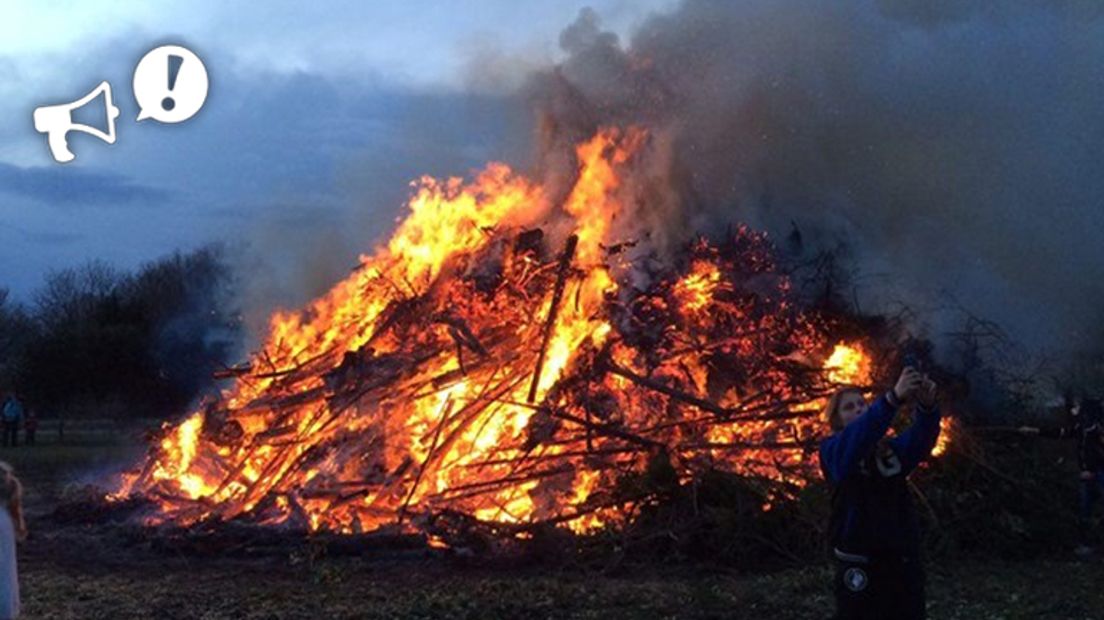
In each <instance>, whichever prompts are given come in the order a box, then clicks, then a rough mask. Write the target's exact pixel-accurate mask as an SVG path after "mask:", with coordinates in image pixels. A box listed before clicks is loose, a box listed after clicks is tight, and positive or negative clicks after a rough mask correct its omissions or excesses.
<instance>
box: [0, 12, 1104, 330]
mask: <svg viewBox="0 0 1104 620" xmlns="http://www.w3.org/2000/svg"><path fill="white" fill-rule="evenodd" d="M263 6H264V9H263V10H257V9H256V8H254V6H253V5H245V4H240V3H218V2H199V3H187V4H185V3H168V2H156V3H142V4H140V5H135V4H134V3H129V2H127V3H124V2H101V3H83V2H82V3H75V2H72V3H60V4H58V3H51V7H52V8H43V5H42V4H41V3H31V2H23V3H17V4H15V5H14V6H12V5H7V6H5V13H4V14H3V16H2V19H0V118H3V119H4V120H3V122H2V123H0V287H6V288H9V289H10V290H11V291H12V292H13V293H14V296H15V298H16V299H19V300H21V301H25V302H29V301H32V300H33V292H34V290H35V289H36V287H38V286H39V285H40V284H41V283H42V281H43V276H44V275H45V274H47V273H49V272H50V271H51V270H54V269H61V268H66V267H72V266H79V265H81V264H82V263H85V262H86V261H88V260H92V259H102V260H104V261H107V262H108V263H109V264H111V265H114V266H116V267H118V268H120V269H124V270H129V269H133V268H135V267H136V266H138V265H140V264H142V263H143V262H144V261H149V260H153V259H156V258H158V257H161V256H164V255H166V254H169V253H171V252H174V251H176V250H184V251H187V250H190V249H193V248H196V247H199V246H202V245H204V244H207V243H211V242H218V241H223V242H227V245H228V246H229V247H230V248H231V250H233V251H235V252H237V251H238V250H241V252H240V253H238V254H237V255H236V257H235V259H234V260H235V261H236V262H235V266H236V267H239V268H241V267H244V270H243V271H242V273H243V274H245V275H246V277H247V286H245V287H241V288H240V289H239V290H238V292H239V293H240V294H241V296H242V297H243V298H245V301H244V303H243V305H244V306H245V307H248V308H251V309H252V310H253V311H254V312H255V313H256V314H257V315H259V316H267V313H268V312H269V311H270V310H271V308H272V307H273V306H274V305H283V306H292V307H294V306H298V305H299V304H301V303H302V302H304V301H306V300H307V299H308V298H310V297H312V296H315V295H318V294H320V293H322V292H324V291H325V290H327V289H328V288H329V287H330V286H331V285H332V284H333V283H334V282H335V281H336V280H337V279H338V278H340V277H342V276H343V274H345V273H347V272H348V270H349V268H351V267H352V266H354V265H355V264H356V257H357V255H358V254H359V253H362V252H370V251H371V250H372V249H373V246H374V244H375V243H377V242H379V241H380V240H382V239H383V238H385V237H386V235H387V234H388V233H389V232H390V230H391V229H392V227H393V221H394V219H395V217H396V216H397V215H399V214H400V209H401V208H402V205H403V202H404V199H405V198H406V196H407V195H408V192H409V183H410V182H411V181H412V180H414V179H416V178H418V177H420V176H421V175H423V174H429V175H433V176H436V177H442V176H464V175H468V174H469V173H471V172H472V171H473V170H476V169H478V168H481V167H482V166H483V165H484V164H485V163H486V162H488V161H491V160H500V161H506V162H508V163H511V164H514V165H517V166H519V167H522V168H523V169H524V168H525V166H526V165H528V164H530V163H532V160H533V153H534V150H535V149H534V144H533V137H534V126H535V125H534V122H533V121H534V118H533V111H532V110H533V109H534V108H533V107H532V106H530V105H527V103H530V102H529V101H527V100H525V96H529V95H531V94H532V93H531V92H528V91H525V89H524V88H521V87H522V86H523V85H526V84H530V85H531V83H532V82H527V81H526V80H527V79H532V78H533V76H534V75H538V70H542V69H547V68H549V67H551V66H553V65H556V64H561V69H562V71H561V73H560V74H559V75H566V76H568V77H567V78H566V80H567V81H568V82H569V83H570V84H571V87H572V88H574V89H575V92H577V93H581V94H583V95H584V96H585V97H589V98H590V101H589V103H590V104H593V107H592V110H591V112H593V111H594V110H599V111H601V110H603V109H607V108H608V110H607V111H609V110H614V111H616V110H620V111H621V112H625V111H633V110H635V111H637V112H639V113H640V114H639V117H637V116H633V115H632V114H628V115H625V116H623V117H619V116H617V115H616V114H613V113H612V112H611V113H610V116H609V117H608V118H606V119H605V121H606V122H612V123H620V124H625V123H634V122H643V123H646V124H648V123H651V124H656V119H657V118H660V117H661V118H662V123H658V124H656V126H657V127H658V126H660V125H663V126H664V129H666V130H670V131H671V132H673V133H672V135H676V136H677V140H675V141H674V142H673V144H675V145H676V146H675V148H676V150H678V153H677V157H676V158H675V159H674V160H672V161H673V165H675V167H676V168H677V167H678V166H683V165H687V162H693V168H694V170H693V174H692V175H689V176H688V177H685V178H686V179H689V181H688V183H689V186H690V187H688V189H689V190H690V192H689V193H688V194H686V195H693V196H694V197H695V198H694V199H693V200H691V201H686V204H680V205H679V207H680V208H681V209H683V210H684V211H683V214H682V215H679V216H678V217H676V218H674V219H673V221H674V222H676V223H687V222H689V221H690V218H689V215H687V214H695V213H696V214H697V215H702V213H706V214H708V215H710V216H712V217H713V220H710V222H709V223H711V224H712V225H713V226H714V227H713V228H712V229H710V228H709V223H707V225H705V226H704V227H699V228H698V229H697V231H698V232H701V231H702V230H705V231H706V232H708V231H710V230H713V231H716V230H723V229H724V226H726V225H729V224H731V223H732V222H734V221H742V222H746V223H749V224H750V225H752V226H755V227H757V228H761V229H764V230H767V231H768V232H770V233H771V234H772V235H776V236H777V235H779V234H781V235H786V234H788V232H789V230H790V226H791V222H798V223H799V224H800V225H801V226H802V227H803V228H804V230H805V232H806V233H807V234H806V236H805V239H806V243H807V245H813V243H812V241H813V239H814V236H816V239H817V244H819V245H820V247H832V245H833V244H834V243H836V242H837V240H843V241H845V242H847V243H848V244H850V247H851V248H852V249H854V250H855V256H854V262H855V264H856V266H857V269H858V270H859V271H860V272H861V273H862V275H863V279H862V280H861V282H862V284H861V287H862V288H863V290H862V291H860V292H861V293H862V295H863V300H864V301H868V302H871V303H874V300H876V299H879V298H880V299H881V300H883V301H885V300H889V301H891V302H893V301H894V300H897V299H900V300H907V302H908V303H909V304H911V305H913V306H921V305H924V304H928V305H931V306H936V305H939V306H943V307H948V308H950V309H951V310H950V312H949V314H945V315H940V314H938V313H936V312H935V311H932V312H926V313H925V315H927V316H940V317H942V316H946V317H948V318H946V320H943V319H940V320H935V321H932V322H933V324H934V323H939V324H941V325H943V327H939V329H952V328H954V326H955V325H957V323H958V322H960V321H961V313H960V312H959V311H958V309H959V308H965V309H969V311H970V312H973V313H975V314H977V315H979V316H985V317H991V318H993V319H994V320H997V321H999V322H1000V323H1001V324H1002V325H1007V326H1008V327H1009V329H1010V331H1012V332H1013V333H1016V334H1018V335H1020V336H1021V337H1023V338H1024V339H1025V340H1028V341H1030V342H1031V343H1032V344H1033V345H1036V346H1038V347H1040V348H1045V347H1050V346H1054V345H1055V344H1058V345H1062V346H1082V345H1083V344H1084V343H1098V342H1104V328H1101V326H1100V323H1099V320H1098V316H1097V314H1096V308H1098V307H1099V302H1100V300H1104V247H1102V246H1101V244H1100V243H1099V231H1100V230H1101V227H1102V226H1104V211H1102V210H1101V209H1100V208H1099V200H1100V196H1101V195H1102V193H1104V173H1102V172H1101V166H1102V163H1101V162H1104V158H1102V157H1101V156H1100V153H1099V151H1100V145H1101V144H1104V141H1102V139H1101V137H1102V136H1104V115H1102V114H1101V113H1100V110H1101V109H1102V105H1104V80H1101V78H1100V75H1101V74H1100V66H1101V62H1100V59H1101V58H1102V57H1104V43H1102V42H1104V8H1101V7H1104V5H1101V3H1099V2H1097V1H1096V0H1009V1H1008V2H1001V3H989V2H984V1H983V0H930V1H929V0H847V1H844V2H821V1H818V0H785V1H783V0H742V1H741V2H713V1H711V0H684V1H681V2H680V1H678V0H645V1H629V0H590V1H588V0H571V1H564V2H552V1H548V2H544V1H537V0H531V1H525V2H516V1H515V2H510V1H506V0H484V1H478V2H477V1H469V2H448V3H446V2H430V1H428V0H411V1H407V2H401V3H399V2H394V3H392V2H370V3H358V2H317V3H310V4H306V5H305V4H303V3H301V2H290V1H288V2H269V3H264V4H263ZM584 7H592V8H593V9H594V13H593V14H591V13H586V14H585V15H584V17H583V18H580V12H581V10H582V9H583V8H584ZM656 15H659V16H660V17H658V18H656V19H649V17H653V16H656ZM595 16H597V17H595ZM569 27H570V28H569ZM604 31H608V32H611V33H613V35H615V39H616V41H615V42H612V43H611V40H612V39H613V38H614V37H607V36H606V35H605V34H602V33H603V32H604ZM564 33H567V34H566V35H565V37H566V38H565V39H564V41H561V35H562V34H564ZM634 35H635V36H634ZM565 42H566V45H561V43H565ZM164 44H180V45H184V46H186V47H188V48H190V49H192V50H193V51H194V52H196V53H197V54H198V55H199V56H200V57H201V58H202V59H203V61H204V62H205V63H206V66H207V70H208V73H209V76H210V84H211V86H210V91H209V94H208V97H207V101H206V104H205V106H204V107H203V109H202V110H200V111H199V113H198V114H197V115H196V116H195V117H194V118H192V119H191V120H188V121H186V122H184V123H181V124H178V125H162V124H159V123H157V122H156V121H153V120H145V121H142V122H140V123H139V122H136V121H135V118H136V116H137V113H138V109H137V105H136V102H135V98H134V94H133V92H132V88H131V79H132V76H133V72H134V68H135V66H136V64H137V63H138V61H139V59H140V58H142V56H143V55H144V54H145V53H146V52H147V51H149V50H151V49H154V48H156V47H158V46H160V45H164ZM626 50H629V51H626ZM630 58H648V59H649V61H650V62H651V63H653V64H652V65H651V66H654V67H655V70H654V71H651V74H654V75H653V77H656V76H659V77H658V78H657V79H658V80H659V81H657V82H654V83H651V85H652V86H656V87H657V89H658V90H656V91H655V92H659V93H662V95H661V96H659V97H658V98H656V99H653V100H651V104H655V102H656V101H662V100H664V98H665V97H666V95H667V94H673V95H674V96H673V97H670V98H669V99H671V100H673V101H676V104H675V105H673V106H671V107H668V108H664V109H660V108H662V106H660V107H659V108H657V107H656V106H655V105H651V104H650V105H651V107H649V106H648V105H640V104H641V103H642V100H641V99H640V96H639V95H640V93H642V92H649V91H648V90H646V89H645V90H641V88H644V86H647V84H643V83H638V82H636V81H634V80H635V79H636V78H638V77H639V75H637V74H636V73H634V71H635V69H632V68H631V64H632V63H631V62H629V59H630ZM626 67H629V68H626ZM640 73H648V72H640ZM546 75H547V73H546ZM103 80H108V81H109V82H110V84H111V85H112V87H113V89H114V98H115V102H116V105H118V107H119V108H120V110H121V117H120V118H119V120H118V127H117V132H118V139H117V142H116V143H115V144H114V145H107V144H104V143H103V142H101V141H99V140H97V139H95V138H93V137H91V136H86V135H82V134H76V133H71V134H70V146H71V147H72V150H73V151H74V152H75V153H76V156H77V158H76V161H74V162H73V163H70V164H66V165H59V164H56V163H54V161H53V160H52V159H51V157H50V155H49V150H48V148H47V143H46V137H45V136H43V135H41V134H38V133H37V132H35V130H34V126H33V123H32V112H33V110H34V109H35V107H37V106H41V105H50V104H60V103H66V102H70V101H74V100H76V99H79V98H80V97H81V96H83V95H84V94H85V93H88V92H89V91H90V90H92V89H93V88H94V87H95V86H96V85H97V84H99V83H100V82H101V81H103ZM538 81H539V80H538ZM523 92H524V93H526V95H524V96H523V95H521V94H520V93H523ZM595 102H597V103H595ZM609 102H613V103H612V104H611V105H609V106H606V104H607V103H609ZM604 106H605V107H604ZM569 107H570V106H569ZM645 108H647V109H645ZM651 108H656V109H651ZM92 109H93V106H89V107H88V108H87V109H86V110H84V111H88V112H90V111H91V110H92ZM562 111H563V110H561V112H562ZM560 120H563V119H560ZM680 178H682V177H680ZM684 180H685V179H684ZM694 226H698V223H697V222H696V221H695V223H694ZM857 286H858V285H857ZM883 305H884V304H883ZM948 326H949V327H948ZM933 329H935V328H933ZM1091 346H1092V347H1095V346H1097V345H1096V344H1092V345H1091ZM1100 346H1104V345H1100Z"/></svg>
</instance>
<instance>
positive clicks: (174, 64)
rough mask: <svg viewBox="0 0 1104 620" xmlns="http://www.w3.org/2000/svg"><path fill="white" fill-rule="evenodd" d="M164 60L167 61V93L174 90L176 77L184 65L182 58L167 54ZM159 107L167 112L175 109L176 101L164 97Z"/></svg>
mask: <svg viewBox="0 0 1104 620" xmlns="http://www.w3.org/2000/svg"><path fill="white" fill-rule="evenodd" d="M166 60H168V61H169V92H172V89H174V88H176V76H178V75H180V66H181V65H183V64H184V57H183V56H177V55H176V54H169V57H168V58H167V59H166ZM161 107H162V108H164V110H165V111H166V112H169V111H171V110H172V109H173V108H175V107H176V101H175V100H174V99H173V98H172V97H165V98H164V99H162V100H161Z"/></svg>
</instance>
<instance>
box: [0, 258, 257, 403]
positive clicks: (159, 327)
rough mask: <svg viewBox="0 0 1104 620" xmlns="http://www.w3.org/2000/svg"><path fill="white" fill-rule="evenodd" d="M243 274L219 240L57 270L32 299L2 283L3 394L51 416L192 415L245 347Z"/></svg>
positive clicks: (0, 368)
mask: <svg viewBox="0 0 1104 620" xmlns="http://www.w3.org/2000/svg"><path fill="white" fill-rule="evenodd" d="M233 277H234V276H233V272H232V270H231V269H230V267H229V265H228V263H227V260H226V255H225V250H224V249H223V248H222V247H221V246H217V245H212V246H206V247H202V248H199V249H197V250H194V251H191V252H187V253H183V252H176V253H174V254H171V255H169V256H166V257H163V258H160V259H158V260H155V261H152V262H149V263H146V264H144V265H142V266H140V267H139V268H137V269H136V270H134V271H133V272H124V271H120V270H117V269H115V268H113V267H111V266H109V265H107V264H106V263H104V262H102V261H90V262H88V263H85V264H84V265H81V266H79V267H73V268H68V269H62V270H58V271H53V272H51V273H49V274H48V275H47V276H46V278H45V281H44V283H43V284H42V285H41V286H40V288H39V289H38V290H37V291H35V293H34V294H33V295H32V296H31V298H30V300H29V301H27V302H19V301H16V300H14V299H13V298H12V295H11V294H10V291H9V290H8V289H6V288H0V391H3V392H7V391H11V390H14V391H16V392H17V393H19V394H20V396H21V398H22V399H23V400H24V401H25V402H26V403H27V404H28V405H29V406H31V407H33V408H35V409H36V410H37V411H38V412H39V414H40V415H43V416H46V417H52V416H62V417H69V416H74V415H76V416H81V415H88V416H97V417H104V416H108V417H116V418H119V417H123V418H138V417H165V418H167V417H170V416H174V415H177V414H179V413H182V412H183V410H185V409H186V408H187V407H188V405H189V404H190V403H191V401H192V400H193V399H195V397H196V396H197V395H198V394H199V392H200V391H201V390H203V389H204V388H206V387H208V386H209V384H210V381H211V372H212V371H213V370H215V369H216V368H219V367H221V366H223V365H225V364H226V363H227V362H228V361H229V360H230V359H231V356H233V355H234V354H235V353H236V349H237V347H238V344H239V342H240V336H241V332H242V330H241V321H240V316H239V313H238V312H237V310H236V309H235V308H234V307H233V303H232V300H233V296H232V294H231V292H232V289H233Z"/></svg>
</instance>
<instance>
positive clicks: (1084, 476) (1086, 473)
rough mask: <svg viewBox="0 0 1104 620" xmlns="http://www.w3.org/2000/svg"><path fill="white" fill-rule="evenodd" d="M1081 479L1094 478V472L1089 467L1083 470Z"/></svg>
mask: <svg viewBox="0 0 1104 620" xmlns="http://www.w3.org/2000/svg"><path fill="white" fill-rule="evenodd" d="M1081 479H1082V480H1092V479H1093V474H1092V472H1091V471H1089V470H1087V469H1086V470H1085V471H1083V472H1081Z"/></svg>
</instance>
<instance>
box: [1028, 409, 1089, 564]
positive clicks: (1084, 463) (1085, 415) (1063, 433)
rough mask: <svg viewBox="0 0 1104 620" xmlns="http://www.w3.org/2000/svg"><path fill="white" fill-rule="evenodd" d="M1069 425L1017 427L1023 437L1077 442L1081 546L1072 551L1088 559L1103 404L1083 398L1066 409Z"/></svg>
mask: <svg viewBox="0 0 1104 620" xmlns="http://www.w3.org/2000/svg"><path fill="white" fill-rule="evenodd" d="M1070 414H1071V415H1072V418H1073V423H1072V424H1070V425H1069V426H1064V427H1061V428H1039V427H1034V426H1021V427H1020V429H1019V430H1020V432H1021V433H1023V434H1025V435H1040V436H1042V437H1052V438H1055V439H1066V438H1073V439H1076V440H1077V465H1078V469H1079V471H1080V474H1079V476H1078V477H1079V478H1080V486H1081V489H1080V490H1081V510H1080V517H1081V543H1080V544H1079V545H1078V546H1077V548H1076V549H1075V550H1074V553H1076V554H1077V555H1079V556H1088V555H1091V554H1092V552H1093V548H1092V545H1091V543H1092V521H1093V508H1094V507H1095V505H1096V503H1097V501H1099V500H1100V498H1101V497H1104V404H1102V403H1101V402H1100V400H1099V399H1095V398H1083V399H1081V400H1080V402H1078V403H1077V404H1075V405H1074V406H1073V407H1072V408H1071V409H1070Z"/></svg>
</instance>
